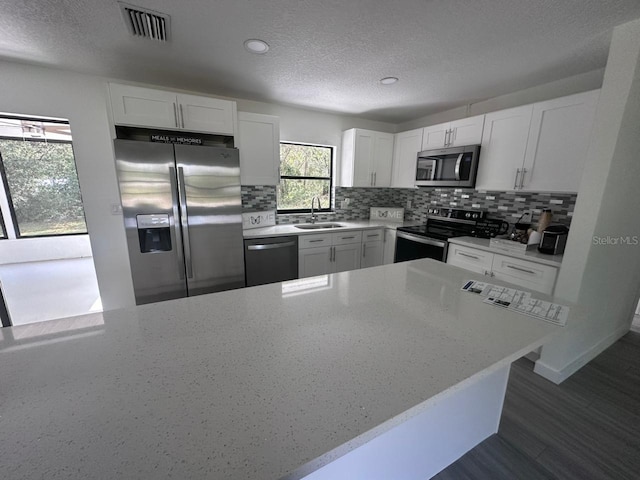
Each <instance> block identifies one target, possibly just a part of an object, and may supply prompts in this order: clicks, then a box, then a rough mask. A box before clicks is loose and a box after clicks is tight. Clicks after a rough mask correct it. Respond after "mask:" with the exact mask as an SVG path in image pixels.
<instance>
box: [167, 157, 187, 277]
mask: <svg viewBox="0 0 640 480" xmlns="http://www.w3.org/2000/svg"><path fill="white" fill-rule="evenodd" d="M169 181H170V182H171V206H172V210H173V228H174V232H175V235H176V258H177V259H178V275H179V276H180V280H184V258H183V256H182V255H183V253H182V233H181V232H180V222H179V218H180V211H179V210H178V183H177V180H176V169H175V167H169Z"/></svg>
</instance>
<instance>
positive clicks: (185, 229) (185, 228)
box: [178, 167, 193, 278]
mask: <svg viewBox="0 0 640 480" xmlns="http://www.w3.org/2000/svg"><path fill="white" fill-rule="evenodd" d="M178 193H179V195H180V222H181V223H182V235H183V242H184V263H185V265H186V267H187V278H193V266H192V265H191V243H190V242H189V221H188V219H187V192H186V186H185V183H184V168H182V167H178Z"/></svg>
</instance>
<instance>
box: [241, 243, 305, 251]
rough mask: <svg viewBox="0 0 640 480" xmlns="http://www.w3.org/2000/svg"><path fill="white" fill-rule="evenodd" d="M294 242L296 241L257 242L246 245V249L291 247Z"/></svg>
mask: <svg viewBox="0 0 640 480" xmlns="http://www.w3.org/2000/svg"><path fill="white" fill-rule="evenodd" d="M295 244H296V242H283V243H258V244H256V245H247V250H272V249H274V248H287V247H293V246H295Z"/></svg>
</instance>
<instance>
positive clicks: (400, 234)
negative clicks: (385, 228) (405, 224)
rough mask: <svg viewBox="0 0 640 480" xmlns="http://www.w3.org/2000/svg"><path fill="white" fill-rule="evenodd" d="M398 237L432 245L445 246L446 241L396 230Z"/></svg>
mask: <svg viewBox="0 0 640 480" xmlns="http://www.w3.org/2000/svg"><path fill="white" fill-rule="evenodd" d="M397 237H398V238H404V239H405V240H411V241H412V242H417V243H423V244H425V245H433V246H434V247H446V246H447V242H443V241H441V240H434V239H433V238H428V237H422V236H420V235H413V234H411V233H406V232H398V234H397Z"/></svg>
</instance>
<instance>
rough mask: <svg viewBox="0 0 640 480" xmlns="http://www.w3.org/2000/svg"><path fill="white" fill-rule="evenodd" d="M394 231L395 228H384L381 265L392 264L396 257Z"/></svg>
mask: <svg viewBox="0 0 640 480" xmlns="http://www.w3.org/2000/svg"><path fill="white" fill-rule="evenodd" d="M396 233H397V231H396V229H395V228H385V229H384V234H383V238H382V243H383V250H384V251H383V254H382V263H383V264H384V265H389V264H390V263H393V261H394V259H395V256H396Z"/></svg>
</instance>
